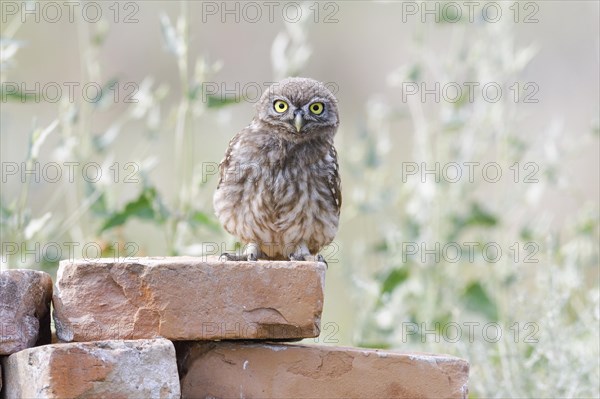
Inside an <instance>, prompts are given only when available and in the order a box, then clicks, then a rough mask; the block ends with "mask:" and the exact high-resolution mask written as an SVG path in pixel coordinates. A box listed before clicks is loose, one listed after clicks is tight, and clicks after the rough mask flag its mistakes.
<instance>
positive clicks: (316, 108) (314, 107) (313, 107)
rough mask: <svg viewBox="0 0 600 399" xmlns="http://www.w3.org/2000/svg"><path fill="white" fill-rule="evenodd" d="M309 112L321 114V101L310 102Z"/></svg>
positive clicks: (322, 107)
mask: <svg viewBox="0 0 600 399" xmlns="http://www.w3.org/2000/svg"><path fill="white" fill-rule="evenodd" d="M309 109H310V112H312V113H313V114H315V115H321V114H322V113H323V109H324V106H323V103H312V104H310V107H309Z"/></svg>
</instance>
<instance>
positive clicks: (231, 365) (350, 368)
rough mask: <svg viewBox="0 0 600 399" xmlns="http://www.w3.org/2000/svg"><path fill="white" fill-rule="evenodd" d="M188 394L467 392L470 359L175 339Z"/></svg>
mask: <svg viewBox="0 0 600 399" xmlns="http://www.w3.org/2000/svg"><path fill="white" fill-rule="evenodd" d="M176 349H177V359H178V363H179V372H180V374H181V391H182V398H205V397H215V398H229V397H248V398H250V397H260V398H466V397H467V394H468V388H467V383H468V378H469V363H468V362H467V361H465V360H463V359H459V358H456V357H452V356H446V355H431V354H417V353H398V352H391V351H380V350H372V349H360V348H344V347H331V346H309V345H291V344H274V343H273V344H269V343H240V342H210V343H178V344H177V345H176Z"/></svg>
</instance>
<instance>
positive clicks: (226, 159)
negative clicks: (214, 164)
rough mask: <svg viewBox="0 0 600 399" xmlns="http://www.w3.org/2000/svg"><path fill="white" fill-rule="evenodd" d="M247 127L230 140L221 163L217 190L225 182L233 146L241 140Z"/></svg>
mask: <svg viewBox="0 0 600 399" xmlns="http://www.w3.org/2000/svg"><path fill="white" fill-rule="evenodd" d="M246 129H247V128H246ZM246 129H243V130H242V131H241V132H239V133H238V134H236V135H235V136H233V138H232V139H231V140H229V145H227V151H225V157H224V158H223V160H222V161H221V163H219V183H218V184H217V190H218V189H219V187H221V183H223V180H224V179H225V174H226V173H227V170H228V169H229V166H230V165H231V153H232V151H233V148H234V147H235V145H236V144H237V142H238V141H239V140H240V137H241V136H242V134H243V133H244V131H245V130H246Z"/></svg>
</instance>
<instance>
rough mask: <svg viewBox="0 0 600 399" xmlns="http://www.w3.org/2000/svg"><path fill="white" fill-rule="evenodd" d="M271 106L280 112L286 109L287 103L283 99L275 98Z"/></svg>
mask: <svg viewBox="0 0 600 399" xmlns="http://www.w3.org/2000/svg"><path fill="white" fill-rule="evenodd" d="M273 108H274V109H275V111H276V112H279V113H282V112H285V111H287V109H288V104H287V103H286V102H285V101H283V100H277V101H275V102H274V103H273Z"/></svg>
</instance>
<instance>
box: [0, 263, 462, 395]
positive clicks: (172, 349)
mask: <svg viewBox="0 0 600 399" xmlns="http://www.w3.org/2000/svg"><path fill="white" fill-rule="evenodd" d="M324 282H325V265H324V264H322V263H311V262H266V261H265V262H263V261H260V262H220V261H218V259H200V258H191V257H165V258H138V259H130V260H123V261H114V260H107V259H98V260H93V261H83V260H81V261H80V260H76V261H63V262H61V264H60V268H59V271H58V277H57V281H56V283H55V285H54V287H53V285H52V281H51V279H50V276H49V275H47V274H46V273H43V272H38V271H32V270H8V271H4V272H2V273H0V367H1V369H0V370H1V371H0V376H1V377H0V390H1V394H0V397H1V398H22V397H35V398H73V397H87V398H93V397H120V398H147V397H152V398H179V397H183V398H232V397H236V398H239V397H242V398H369V397H372V398H381V397H386V398H416V397H419V398H466V396H467V380H468V373H469V364H468V362H466V361H465V360H462V359H459V358H455V357H450V356H445V355H431V354H413V353H399V352H394V351H381V350H371V349H360V348H346V347H332V346H316V345H302V344H291V343H286V342H285V341H298V340H300V339H302V338H312V337H317V336H318V335H319V332H320V318H321V312H322V309H323V289H324ZM50 301H52V304H53V314H52V316H53V317H54V322H55V327H56V335H57V337H56V338H57V339H58V342H57V343H53V344H50V334H49V331H50Z"/></svg>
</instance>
